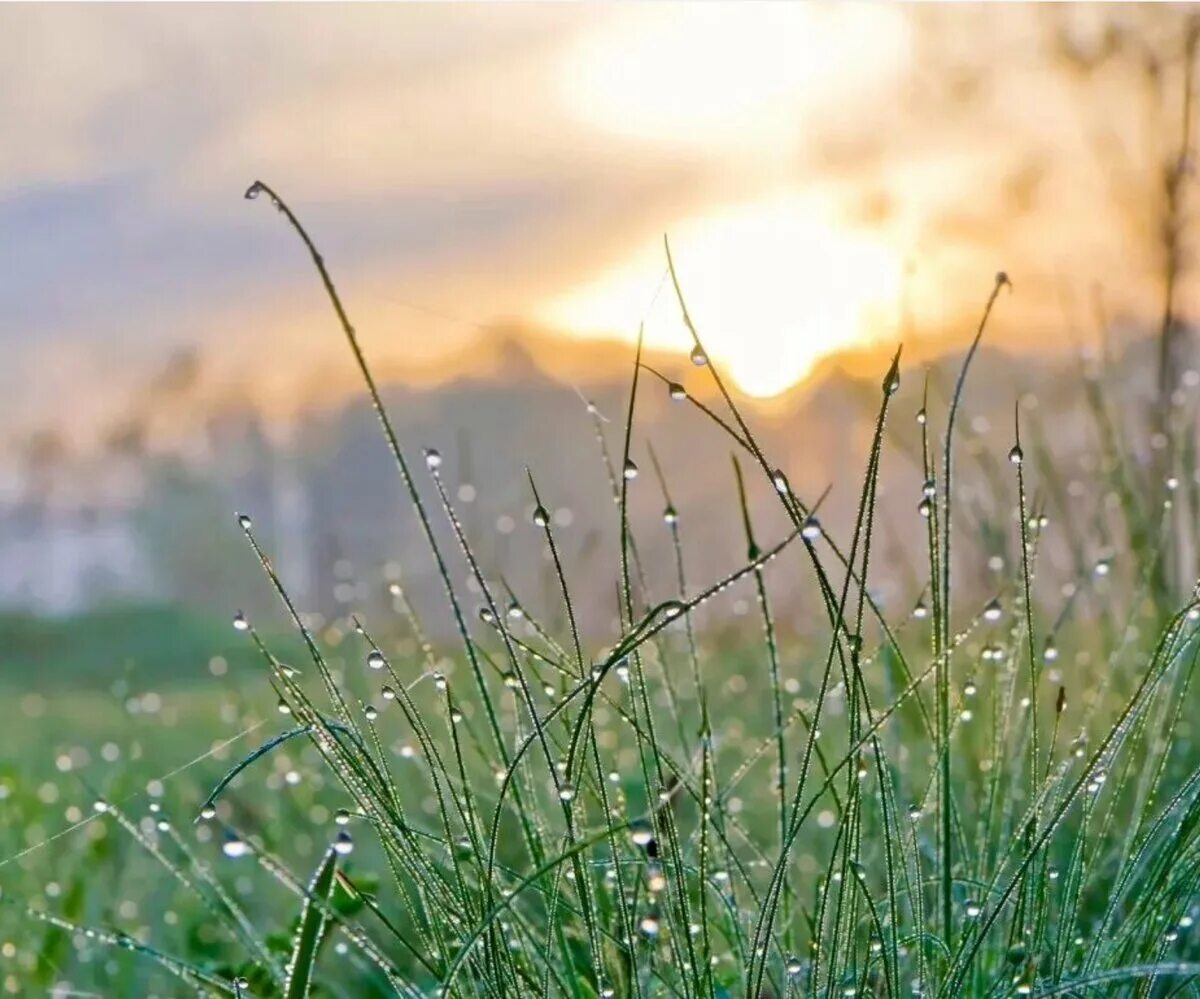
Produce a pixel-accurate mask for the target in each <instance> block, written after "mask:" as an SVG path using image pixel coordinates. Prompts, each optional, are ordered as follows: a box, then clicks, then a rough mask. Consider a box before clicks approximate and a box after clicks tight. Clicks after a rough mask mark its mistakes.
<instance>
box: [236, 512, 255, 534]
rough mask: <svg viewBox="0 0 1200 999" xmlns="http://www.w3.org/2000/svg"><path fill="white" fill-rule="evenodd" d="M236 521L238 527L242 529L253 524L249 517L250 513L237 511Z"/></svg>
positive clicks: (248, 527)
mask: <svg viewBox="0 0 1200 999" xmlns="http://www.w3.org/2000/svg"><path fill="white" fill-rule="evenodd" d="M237 522H238V527H240V528H241V529H242V530H243V531H248V530H250V528H252V527H253V526H254V521H252V520H251V519H250V515H249V514H245V513H239V514H238V515H237Z"/></svg>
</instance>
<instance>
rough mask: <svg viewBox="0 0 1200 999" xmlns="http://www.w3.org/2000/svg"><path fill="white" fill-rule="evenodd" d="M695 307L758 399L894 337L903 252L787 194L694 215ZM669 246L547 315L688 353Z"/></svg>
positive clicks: (676, 240) (699, 322)
mask: <svg viewBox="0 0 1200 999" xmlns="http://www.w3.org/2000/svg"><path fill="white" fill-rule="evenodd" d="M670 237H671V247H672V253H673V255H674V257H675V264H676V270H677V272H678V274H679V279H680V283H681V285H682V287H683V292H684V297H685V299H686V301H687V304H688V309H689V312H690V313H691V316H692V319H693V321H694V322H695V323H696V326H697V329H698V331H699V333H700V336H701V338H702V339H703V341H704V344H705V347H706V349H707V351H708V354H709V356H710V358H711V359H712V361H713V362H714V363H715V364H718V365H722V366H723V368H724V370H725V371H726V372H727V373H728V374H729V375H730V376H731V377H732V378H733V380H734V382H735V383H736V384H737V385H738V386H739V387H740V388H741V389H742V390H743V391H745V392H747V393H749V394H751V395H755V396H761V397H766V396H772V395H777V394H779V393H780V392H783V391H785V390H786V389H788V388H790V387H791V386H792V385H795V384H796V383H797V382H799V381H801V380H802V379H803V378H804V377H805V375H807V374H808V372H809V371H810V370H811V369H812V367H813V365H814V364H815V363H816V362H817V361H819V360H820V359H821V358H822V357H824V356H825V355H827V354H830V353H832V352H834V351H836V350H838V349H839V348H843V347H847V346H853V345H863V344H869V343H871V342H873V341H875V340H877V339H880V338H883V337H890V336H893V335H894V333H895V330H896V326H897V319H898V312H899V309H898V302H899V298H900V292H901V282H902V275H903V260H902V258H901V256H900V254H899V253H897V252H896V251H895V250H894V249H893V248H891V247H890V246H888V245H887V244H886V242H884V241H883V238H882V237H881V236H878V235H874V234H872V233H869V232H867V231H863V230H856V229H853V228H849V227H846V226H845V225H842V224H839V223H838V222H837V221H836V220H834V219H831V218H829V217H824V216H823V215H822V213H821V211H820V207H819V205H818V204H814V202H813V199H811V198H804V197H802V196H799V195H784V196H779V197H774V198H769V199H767V200H764V201H761V202H756V203H752V204H749V205H742V206H737V207H734V208H730V209H728V210H725V211H722V212H719V213H717V214H714V215H711V216H707V217H703V218H699V219H695V220H692V221H689V222H687V223H685V224H684V225H682V226H680V227H679V228H678V229H676V230H675V231H673V232H672V233H671V234H670ZM665 270H666V258H665V254H664V251H663V247H662V243H661V242H660V241H655V242H653V243H652V244H650V245H647V246H645V247H643V248H642V249H641V250H640V251H638V252H637V253H635V254H634V255H633V256H632V257H631V258H630V259H629V260H627V261H626V262H624V263H622V264H620V265H619V266H617V267H615V268H614V269H613V270H612V271H610V272H608V273H606V274H603V275H601V276H600V277H598V278H597V279H595V280H593V281H589V282H588V283H587V284H585V285H584V286H582V287H578V288H574V289H571V290H569V291H567V292H566V293H565V294H564V295H562V296H560V297H559V298H557V299H555V300H554V301H552V302H550V303H549V304H548V305H547V306H546V308H545V309H544V311H543V313H542V315H541V317H540V318H541V319H543V320H544V321H545V322H548V323H551V324H553V325H556V326H559V327H562V328H564V329H566V330H569V331H571V332H574V333H577V334H581V335H585V336H612V335H614V334H616V335H620V336H623V337H627V338H633V337H636V334H637V329H638V325H639V323H641V322H643V321H644V322H645V331H646V332H645V335H646V342H647V344H648V345H649V346H653V347H660V348H664V349H671V350H679V351H684V352H686V351H688V350H690V349H691V339H690V337H689V334H688V333H687V330H686V328H685V327H684V325H683V322H682V318H681V315H680V310H679V307H678V304H677V301H676V298H675V295H674V292H673V291H672V289H671V287H670V283H669V281H664V273H665Z"/></svg>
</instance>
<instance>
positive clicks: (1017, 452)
mask: <svg viewBox="0 0 1200 999" xmlns="http://www.w3.org/2000/svg"><path fill="white" fill-rule="evenodd" d="M1008 460H1009V461H1011V462H1012V463H1013V464H1014V465H1019V464H1021V462H1023V461H1024V460H1025V452H1024V451H1022V450H1021V445H1020V444H1014V445H1013V446H1012V448H1011V449H1010V450H1009V452H1008Z"/></svg>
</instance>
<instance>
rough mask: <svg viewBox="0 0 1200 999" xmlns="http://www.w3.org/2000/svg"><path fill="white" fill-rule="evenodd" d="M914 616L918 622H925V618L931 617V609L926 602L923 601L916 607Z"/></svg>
mask: <svg viewBox="0 0 1200 999" xmlns="http://www.w3.org/2000/svg"><path fill="white" fill-rule="evenodd" d="M912 615H913V617H915V618H916V619H917V620H918V621H923V620H924V619H925V618H927V617H929V607H928V606H927V605H926V604H925V602H924V601H921V602H920V603H918V604H917V606H916V607H914V608H913V612H912Z"/></svg>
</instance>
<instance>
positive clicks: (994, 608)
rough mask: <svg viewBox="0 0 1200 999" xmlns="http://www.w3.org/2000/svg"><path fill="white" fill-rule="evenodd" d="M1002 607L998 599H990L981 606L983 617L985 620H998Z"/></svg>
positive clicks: (1002, 610)
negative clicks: (986, 603) (984, 605)
mask: <svg viewBox="0 0 1200 999" xmlns="http://www.w3.org/2000/svg"><path fill="white" fill-rule="evenodd" d="M1003 613H1004V609H1003V608H1002V607H1001V606H1000V601H999V600H994V599H993V600H991V601H989V602H988V605H987V606H986V607H984V608H983V619H984V620H985V621H999V620H1000V617H1001V615H1002V614H1003Z"/></svg>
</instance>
